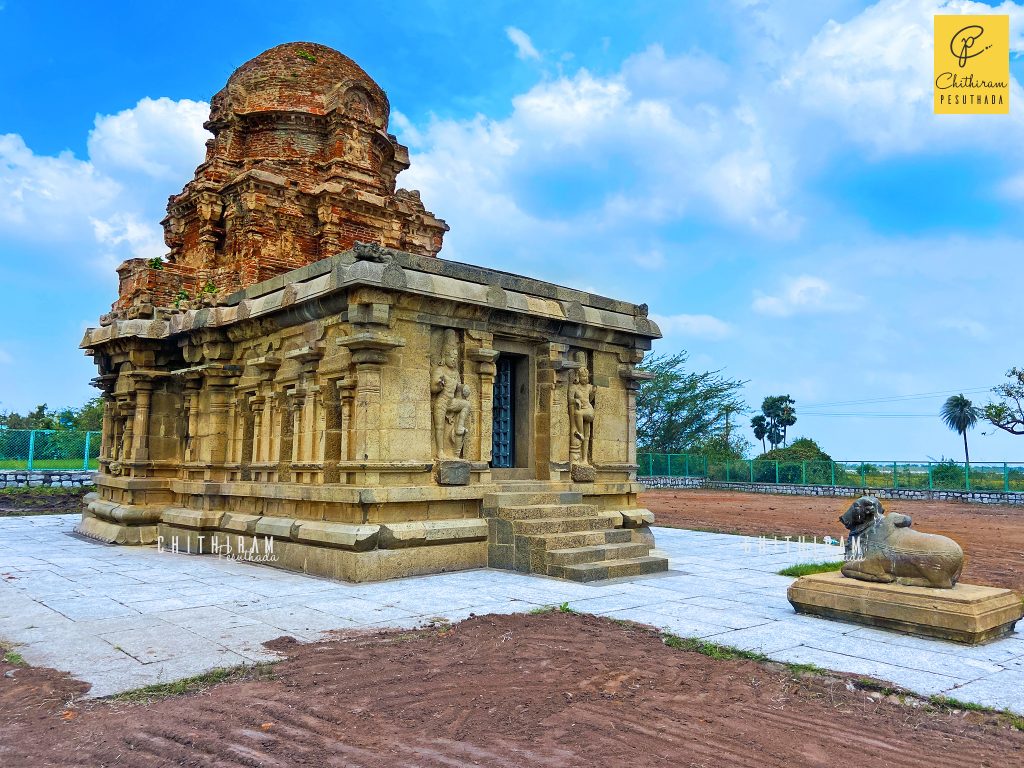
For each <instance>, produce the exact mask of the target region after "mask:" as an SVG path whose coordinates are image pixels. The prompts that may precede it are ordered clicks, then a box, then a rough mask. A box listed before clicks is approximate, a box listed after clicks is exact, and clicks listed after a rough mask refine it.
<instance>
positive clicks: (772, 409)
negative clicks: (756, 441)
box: [751, 395, 796, 448]
mask: <svg viewBox="0 0 1024 768" xmlns="http://www.w3.org/2000/svg"><path fill="white" fill-rule="evenodd" d="M761 414H762V415H763V416H764V436H765V437H766V438H767V439H768V443H769V445H771V446H772V448H775V447H776V446H778V445H779V444H780V443H781V444H783V445H785V443H786V431H787V430H788V429H789V428H790V427H792V426H793V425H794V424H796V401H795V400H794V399H793V398H792V397H790V396H789V395H769V396H768V397H766V398H765V399H764V401H763V402H762V403H761ZM751 426H754V422H753V420H751ZM754 429H755V437H756V436H757V434H756V433H757V427H756V426H755V427H754Z"/></svg>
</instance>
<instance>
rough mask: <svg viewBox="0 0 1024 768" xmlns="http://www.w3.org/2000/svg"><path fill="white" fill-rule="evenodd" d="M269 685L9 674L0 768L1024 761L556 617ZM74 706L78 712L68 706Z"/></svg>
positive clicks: (817, 688)
mask: <svg viewBox="0 0 1024 768" xmlns="http://www.w3.org/2000/svg"><path fill="white" fill-rule="evenodd" d="M271 645H273V646H274V647H276V648H277V649H278V650H282V651H284V652H286V653H287V654H288V659H287V660H286V661H283V662H281V663H279V664H277V665H275V666H274V667H273V672H272V678H270V679H266V678H264V679H242V680H237V681H228V682H223V683H220V684H219V685H216V686H214V687H212V688H209V689H207V690H205V691H202V692H200V693H193V694H186V695H178V696H173V697H169V698H164V699H159V700H153V701H151V702H148V703H128V702H124V701H100V702H80V701H75V697H77V696H79V695H80V694H81V693H82V691H83V689H84V685H83V684H81V683H78V682H76V681H73V680H70V679H68V678H67V677H64V676H62V675H61V674H59V673H56V672H53V671H52V670H40V669H27V668H21V667H17V668H15V667H11V666H10V665H9V664H3V665H0V670H3V672H4V673H6V672H11V671H12V670H13V675H10V676H9V675H5V674H0V764H2V765H4V766H5V767H6V768H18V767H20V766H33V767H37V766H86V765H88V766H115V765H124V766H133V767H134V766H140V767H145V766H165V765H188V766H293V765H309V766H326V765H346V766H413V765H415V766H462V765H482V766H510V767H511V766H515V767H518V766H526V765H546V766H588V767H591V766H645V765H666V766H694V767H695V766H706V767H708V768H711V767H714V768H726V767H729V766H744V767H749V768H753V766H787V767H792V766H846V765H850V764H856V765H857V766H858V768H875V767H881V766H892V765H900V766H901V768H913V767H914V766H921V767H922V768H925V767H927V768H942V767H943V766H950V767H952V766H957V768H962V766H967V765H970V766H993V768H994V767H996V766H999V767H1003V766H1010V765H1021V764H1022V763H1024V732H1022V731H1020V730H1017V729H1015V728H1014V727H1013V726H1012V724H1011V723H1009V721H1008V720H1007V718H1006V717H1004V716H999V715H993V714H986V713H978V712H958V711H955V710H954V711H948V710H938V709H935V708H933V707H931V706H930V705H928V704H922V703H920V702H915V703H916V704H917V706H911V705H909V704H907V703H900V702H899V701H898V700H897V696H895V695H891V694H890V695H883V694H881V693H877V692H875V693H872V692H871V691H869V690H864V689H862V688H854V689H853V690H850V688H849V687H848V685H847V679H846V678H843V677H841V676H821V675H813V674H804V675H799V674H796V673H794V672H793V671H791V670H789V669H786V668H785V667H782V666H779V665H774V664H766V663H761V662H755V661H748V660H716V659H712V658H709V657H707V656H705V655H701V654H698V653H695V652H692V651H685V650H679V649H676V648H671V647H668V646H666V645H665V644H664V643H663V642H662V640H661V638H660V637H659V635H657V634H656V633H654V632H652V631H649V630H646V629H643V628H639V627H636V626H621V625H619V624H616V623H614V622H612V621H610V620H608V619H600V618H596V617H592V616H577V615H572V614H567V613H560V612H552V613H546V614H543V615H519V616H484V617H477V618H471V619H469V620H467V621H465V622H463V623H461V624H458V625H456V626H454V627H451V628H444V629H433V630H426V631H421V632H415V633H408V632H406V633H402V632H397V631H392V632H380V633H373V634H362V635H350V636H345V637H342V638H341V639H339V640H336V641H329V642H324V643H318V644H314V645H298V644H296V643H294V642H293V641H290V640H289V639H281V640H277V641H274V643H272V644H271ZM69 701H70V702H71V703H70V704H69V703H68V702H69Z"/></svg>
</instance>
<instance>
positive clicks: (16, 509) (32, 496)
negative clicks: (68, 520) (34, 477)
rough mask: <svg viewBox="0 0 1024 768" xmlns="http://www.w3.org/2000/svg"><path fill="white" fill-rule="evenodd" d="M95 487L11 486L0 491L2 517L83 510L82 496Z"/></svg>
mask: <svg viewBox="0 0 1024 768" xmlns="http://www.w3.org/2000/svg"><path fill="white" fill-rule="evenodd" d="M93 490H95V488H53V489H51V488H11V489H5V490H4V492H2V493H0V517H20V516H23V515H66V514H69V513H73V512H81V511H82V497H83V496H84V495H85V494H87V493H88V492H89V491H93Z"/></svg>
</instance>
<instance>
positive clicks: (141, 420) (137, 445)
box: [131, 377, 153, 461]
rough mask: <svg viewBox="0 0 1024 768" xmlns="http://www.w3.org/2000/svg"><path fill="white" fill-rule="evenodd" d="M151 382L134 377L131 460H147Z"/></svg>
mask: <svg viewBox="0 0 1024 768" xmlns="http://www.w3.org/2000/svg"><path fill="white" fill-rule="evenodd" d="M152 394H153V382H151V381H148V380H146V379H142V378H140V377H136V379H135V413H134V415H133V417H132V426H131V429H132V441H131V446H132V461H149V403H150V399H151V397H152Z"/></svg>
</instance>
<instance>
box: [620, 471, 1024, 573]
mask: <svg viewBox="0 0 1024 768" xmlns="http://www.w3.org/2000/svg"><path fill="white" fill-rule="evenodd" d="M851 501H852V499H844V498H832V497H826V496H773V495H769V494H759V493H740V492H737V491H711V490H708V491H705V490H696V489H694V490H688V489H687V490H684V489H678V490H675V489H673V490H664V491H646V492H644V493H643V494H641V495H640V504H641V506H645V507H647V508H648V509H650V510H651V511H652V512H653V513H654V518H655V525H667V526H671V527H674V528H692V529H698V530H708V531H721V532H723V533H743V534H749V535H754V536H757V535H761V534H767V535H772V534H783V535H794V536H801V535H803V536H818V537H822V536H834V537H835V538H839V537H841V536H845V535H846V533H847V531H846V529H845V528H843V526H842V524H841V523H840V522H839V521H838V518H839V515H841V514H842V513H843V512H844V511H845V510H846V508H847V507H848V506H850V502H851ZM882 506H883V507H885V511H886V512H899V513H901V514H904V515H910V516H911V517H912V518H913V520H914V528H916V529H918V530H921V531H927V532H928V533H941V534H942V535H944V536H949V537H950V538H952V539H955V540H956V541H957V542H958V543H959V544H960V546H961V547H963V549H964V554H965V556H966V558H965V560H966V566H965V568H964V573H963V576H962V581H964V582H966V583H971V584H987V585H990V586H994V587H1008V588H1010V589H1016V590H1018V591H1021V592H1024V509H1020V508H1017V507H1009V506H996V505H992V506H986V505H982V504H964V503H962V502H953V501H901V500H895V499H894V500H891V501H890V500H886V499H883V500H882Z"/></svg>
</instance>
